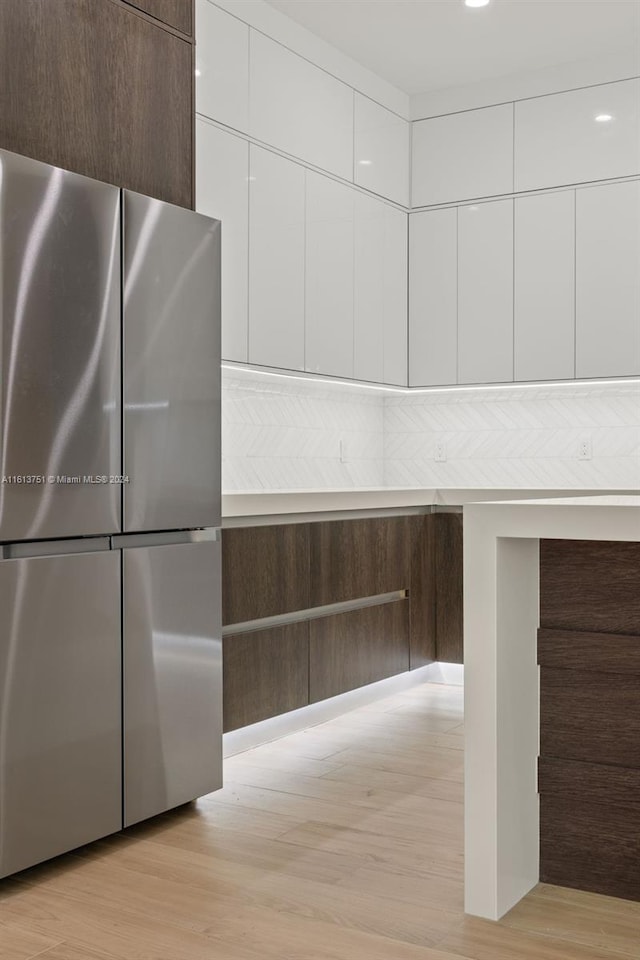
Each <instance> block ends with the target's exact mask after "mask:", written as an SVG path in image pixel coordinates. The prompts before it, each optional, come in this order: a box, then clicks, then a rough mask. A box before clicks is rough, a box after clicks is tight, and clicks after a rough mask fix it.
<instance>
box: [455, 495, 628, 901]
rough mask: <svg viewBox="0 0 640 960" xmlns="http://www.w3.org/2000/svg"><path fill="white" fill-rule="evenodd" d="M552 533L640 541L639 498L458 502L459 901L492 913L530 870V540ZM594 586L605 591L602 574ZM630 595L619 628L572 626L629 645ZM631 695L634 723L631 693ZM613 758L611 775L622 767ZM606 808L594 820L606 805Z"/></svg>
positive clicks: (536, 827)
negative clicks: (461, 657)
mask: <svg viewBox="0 0 640 960" xmlns="http://www.w3.org/2000/svg"><path fill="white" fill-rule="evenodd" d="M558 540H564V541H581V542H582V541H589V542H592V543H602V544H603V545H604V544H610V545H613V546H615V543H616V542H618V543H620V544H638V543H640V497H638V496H597V497H586V498H583V497H580V498H577V497H574V498H566V499H557V500H539V501H511V502H502V503H500V502H494V503H484V504H478V503H476V504H470V505H468V506H467V507H466V508H465V527H464V622H465V628H464V648H465V724H466V735H465V910H466V912H467V913H470V914H474V915H476V916H480V917H486V918H489V919H492V920H497V919H499V918H500V917H502V916H503V915H504V914H505V913H506V912H507V911H508V910H509V909H510V908H511V907H512V906H514V904H516V903H517V902H518V901H519V900H520V899H521V898H522V897H523V896H524V895H525V894H526V893H527V892H528V891H529V890H531V889H532V887H534V886H535V885H536V884H537V882H538V880H539V878H540V812H539V796H538V782H537V760H538V754H539V738H540V700H539V670H538V662H537V643H536V640H537V634H538V627H539V625H540V599H539V598H540V576H539V574H540V563H539V556H540V541H558ZM629 570H630V571H631V572H630V576H631V579H629ZM637 573H638V569H637V565H636V566H635V567H634V566H633V565H631V567H630V568H628V569H627V585H626V588H631V590H632V591H635V587H634V584H635V583H636V580H635V578H636V576H637ZM613 586H614V585H613V584H612V589H613ZM601 588H602V592H606V582H605V584H604V587H602V584H601ZM635 595H636V593H635V592H631V593H628V597H629V598H630V600H629V602H630V604H631V606H632V607H633V610H632V616H631V617H630V618H629V619H628V620H627V621H626V623H625V629H623V630H614V631H612V632H611V633H609V634H605V633H602V632H594V631H602V630H603V629H604V628H603V626H602V625H597V626H596V627H593V628H591V632H586V631H587V630H588V629H589V628H588V627H584V626H581V627H580V629H579V630H578V631H576V632H575V634H572V636H575V638H577V639H578V640H579V641H581V642H582V643H583V644H584V642H585V640H588V641H589V642H590V643H591V645H592V647H593V649H596V650H597V649H598V648H597V646H596V643H597V640H598V638H605V639H607V638H608V639H609V640H613V639H621V640H622V641H624V643H625V644H626V646H627V649H630V646H629V645H630V642H631V641H632V640H633V639H634V636H633V635H634V634H638V633H640V624H637V622H636V621H637V607H636V601H635V599H634V597H635ZM568 599H569V598H568V597H567V601H568ZM634 625H635V626H634ZM568 632H570V631H568ZM541 633H544V631H541ZM547 634H548V631H547ZM547 639H548V637H547ZM552 639H553V638H552ZM559 639H563V638H559ZM564 639H565V640H566V639H567V638H566V636H565V637H564ZM635 639H636V640H640V638H638V637H637V636H636V637H635ZM564 665H565V664H563V666H564ZM569 673H570V672H569V671H568V670H567V671H566V673H565V676H566V677H567V681H568V680H569ZM637 696H638V697H640V694H638V695H637ZM595 702H597V694H596V700H595ZM631 703H632V707H633V718H631V720H632V722H633V723H636V722H637V716H636V714H637V713H638V710H637V700H632V701H631ZM612 733H614V732H610V733H609V735H611V734H612ZM612 762H615V761H612ZM582 766H583V767H584V766H585V764H583V765H582ZM613 769H614V774H615V775H617V776H618V778H619V774H620V770H621V769H622V767H621V766H617V767H614V768H613ZM601 782H602V781H601ZM601 802H606V796H605V797H601ZM605 809H607V808H606V807H603V814H602V819H603V820H606V819H607V817H608V815H609V814H608V813H607V815H606V816H605V814H604V810H605ZM633 869H635V868H632V870H633ZM571 885H573V886H578V885H580V884H579V881H576V882H575V883H572V884H571ZM591 888H592V889H593V887H591Z"/></svg>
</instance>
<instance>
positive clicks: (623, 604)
mask: <svg viewBox="0 0 640 960" xmlns="http://www.w3.org/2000/svg"><path fill="white" fill-rule="evenodd" d="M540 626H541V627H549V628H554V627H555V628H558V629H561V630H586V631H593V632H598V633H628V634H640V543H620V542H607V541H590V540H541V541H540Z"/></svg>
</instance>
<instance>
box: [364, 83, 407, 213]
mask: <svg viewBox="0 0 640 960" xmlns="http://www.w3.org/2000/svg"><path fill="white" fill-rule="evenodd" d="M354 110H355V114H354V115H355V140H354V142H355V157H354V160H355V163H354V181H355V183H357V184H359V185H360V186H361V187H365V188H366V189H367V190H371V191H372V192H373V193H379V194H380V195H381V196H383V197H388V198H389V199H390V200H395V201H396V203H401V204H403V205H404V206H405V207H406V206H408V205H409V124H408V123H407V121H406V120H403V119H402V118H401V117H398V116H396V114H395V113H391V111H390V110H386V109H385V108H384V107H381V106H380V105H379V104H377V103H375V102H374V101H373V100H369V98H368V97H363V96H362V95H361V94H359V93H356V94H355V100H354Z"/></svg>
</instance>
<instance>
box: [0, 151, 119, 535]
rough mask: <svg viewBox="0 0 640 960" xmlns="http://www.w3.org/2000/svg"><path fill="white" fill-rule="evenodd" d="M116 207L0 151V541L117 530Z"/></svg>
mask: <svg viewBox="0 0 640 960" xmlns="http://www.w3.org/2000/svg"><path fill="white" fill-rule="evenodd" d="M119 207H120V193H119V191H118V190H117V189H116V188H115V187H112V186H109V185H107V184H104V183H98V182H97V181H94V180H89V179H87V178H86V177H81V176H78V175H77V174H74V173H68V172H66V171H64V170H60V169H58V168H57V167H51V166H49V165H48V164H44V163H38V162H37V161H35V160H29V159H26V158H24V157H19V156H17V155H16V154H13V153H7V152H6V151H0V334H1V340H0V373H1V377H2V384H1V395H0V480H3V479H4V482H0V540H19V539H34V540H35V539H38V538H40V537H65V536H69V535H71V536H80V535H84V534H92V533H93V534H95V533H110V532H112V531H117V530H119V529H120V499H121V492H120V488H119V487H118V485H117V484H108V483H105V484H101V483H98V484H92V483H86V482H83V478H84V477H89V476H92V477H98V476H106V477H109V476H112V475H118V474H120V472H121V462H120V458H121V451H120V373H119V370H120V363H119V346H120V229H119ZM24 476H29V477H32V478H44V481H43V480H42V479H40V480H38V479H36V480H33V481H32V482H30V483H29V482H27V483H25V482H20V481H19V480H13V478H14V477H20V478H21V477H24ZM49 477H51V478H53V482H51V481H49V480H48V479H47V478H49ZM57 477H70V478H79V479H77V480H75V479H74V480H72V482H65V481H62V482H55V481H56V478H57ZM6 478H10V479H6Z"/></svg>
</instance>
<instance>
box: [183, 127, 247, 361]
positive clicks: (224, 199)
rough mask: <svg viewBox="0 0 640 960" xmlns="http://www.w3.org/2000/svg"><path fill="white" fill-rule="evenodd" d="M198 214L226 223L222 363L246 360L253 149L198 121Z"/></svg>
mask: <svg viewBox="0 0 640 960" xmlns="http://www.w3.org/2000/svg"><path fill="white" fill-rule="evenodd" d="M196 165H197V169H198V177H197V180H196V210H198V212H199V213H204V214H206V215H207V216H209V217H215V218H216V219H218V220H221V221H222V359H223V360H236V361H240V362H245V363H246V361H247V338H248V284H247V275H248V269H249V190H248V177H249V144H248V143H247V141H246V140H243V139H241V138H240V137H235V136H233V135H232V134H230V133H227V132H226V131H224V130H221V129H220V128H219V127H214V126H213V124H211V123H208V122H207V121H206V120H202V119H200V118H197V120H196Z"/></svg>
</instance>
